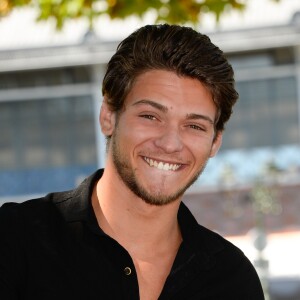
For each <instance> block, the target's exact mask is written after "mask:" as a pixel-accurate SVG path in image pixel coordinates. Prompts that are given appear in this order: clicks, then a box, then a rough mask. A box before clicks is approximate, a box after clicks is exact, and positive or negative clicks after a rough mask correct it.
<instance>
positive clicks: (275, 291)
mask: <svg viewBox="0 0 300 300" xmlns="http://www.w3.org/2000/svg"><path fill="white" fill-rule="evenodd" d="M37 3H40V7H38V5H37ZM53 3H54V4H55V5H54V4H53ZM137 3H140V4H139V5H138V4H137ZM150 3H151V5H152V6H150ZM153 3H154V4H155V3H156V4H155V5H154V6H153ZM179 4H180V5H179ZM191 4H193V5H191ZM37 19H39V21H37ZM156 21H158V22H165V21H168V22H173V23H174V22H175V23H183V24H186V25H190V26H194V27H195V28H196V29H197V30H199V31H201V32H202V33H205V34H208V35H209V37H210V38H211V40H212V41H213V42H214V43H215V44H217V45H218V46H219V47H220V48H221V49H222V50H223V51H224V52H225V54H226V56H227V57H228V59H229V61H230V62H231V63H232V65H233V67H234V69H235V74H236V75H235V78H236V85H237V90H238V92H239V94H240V99H239V101H238V103H237V105H236V106H235V109H234V113H233V116H232V119H231V121H230V122H229V124H228V125H227V128H226V131H225V134H224V139H223V145H222V148H221V151H220V152H219V154H218V155H217V157H215V158H213V159H212V160H211V161H210V162H209V163H208V165H207V168H206V170H205V172H204V173H203V175H202V177H201V178H200V179H199V180H198V181H197V182H196V183H195V185H194V186H193V187H192V188H191V189H190V191H189V192H188V193H187V194H186V196H185V198H184V201H185V203H186V204H187V205H188V206H189V208H190V209H191V210H192V211H193V213H194V215H195V216H196V218H197V220H198V222H199V223H200V224H202V225H204V226H206V227H208V228H210V229H212V230H214V231H216V232H218V233H220V234H221V235H223V236H225V237H227V238H228V239H229V240H230V241H232V242H233V243H234V244H236V245H237V246H239V247H240V248H241V249H242V250H243V251H244V252H245V254H246V255H247V256H248V257H249V259H250V260H251V261H252V262H253V264H254V265H255V267H256V268H257V271H258V273H259V275H260V277H261V280H262V283H263V286H264V289H265V294H266V299H272V300H283V299H285V300H287V299H289V300H291V299H292V300H298V299H300V258H299V257H300V1H298V0H281V1H274V0H273V1H272V0H248V1H246V0H245V1H229V0H228V1H227V0H226V1H225V0H206V1H192V0H191V1H187V0H185V1H174V0H169V1H159V0H157V1H124V0H123V1H117V0H114V1H112V0H111V1H104V0H98V1H97V0H95V1H83V0H82V1H79V0H70V1H64V0H60V1H51V0H48V1H8V0H0V205H1V204H2V203H4V202H7V201H16V202H22V201H24V200H26V199H30V198H33V197H38V196H41V195H45V194H46V193H48V192H52V191H62V190H66V189H71V188H73V187H75V186H76V185H78V184H79V183H80V182H81V180H82V179H83V178H85V177H86V176H88V175H89V174H91V173H92V172H94V171H95V170H96V169H97V168H99V167H103V166H104V165H105V139H104V137H103V136H102V135H101V133H100V131H99V125H98V114H99V107H100V105H101V100H102V95H101V81H102V78H103V74H104V72H105V68H106V64H107V62H108V60H109V58H110V57H111V55H112V54H113V53H114V51H115V49H116V47H117V45H118V43H119V42H120V41H121V40H122V39H123V38H124V37H125V36H127V35H128V34H130V33H131V32H132V31H133V30H135V29H136V28H138V27H139V26H141V25H145V24H150V23H154V22H156Z"/></svg>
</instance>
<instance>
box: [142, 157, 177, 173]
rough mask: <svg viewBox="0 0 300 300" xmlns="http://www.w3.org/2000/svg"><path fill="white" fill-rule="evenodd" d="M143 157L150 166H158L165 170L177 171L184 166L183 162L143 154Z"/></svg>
mask: <svg viewBox="0 0 300 300" xmlns="http://www.w3.org/2000/svg"><path fill="white" fill-rule="evenodd" d="M142 158H143V160H144V161H145V162H146V163H147V164H148V165H149V166H150V167H153V168H157V169H159V170H163V171H173V172H175V171H178V170H179V169H181V168H182V167H183V164H182V163H178V162H171V161H165V160H161V159H156V158H152V157H148V156H142Z"/></svg>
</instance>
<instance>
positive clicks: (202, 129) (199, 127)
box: [189, 124, 206, 131]
mask: <svg viewBox="0 0 300 300" xmlns="http://www.w3.org/2000/svg"><path fill="white" fill-rule="evenodd" d="M189 127H190V128H192V129H195V130H200V131H206V129H205V127H203V126H199V125H195V124H191V125H189Z"/></svg>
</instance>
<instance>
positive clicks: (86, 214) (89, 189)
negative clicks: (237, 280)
mask: <svg viewBox="0 0 300 300" xmlns="http://www.w3.org/2000/svg"><path fill="white" fill-rule="evenodd" d="M103 171H104V170H103V169H100V170H98V171H96V172H95V173H94V174H92V175H91V176H89V177H87V178H86V179H85V180H84V181H83V182H82V183H81V184H80V185H79V186H78V187H77V188H76V189H74V190H72V191H69V192H62V193H55V194H52V196H53V201H54V203H55V204H56V205H57V207H58V208H59V210H60V211H61V213H62V214H63V216H64V218H65V220H66V221H67V222H76V221H85V222H87V223H89V224H90V225H91V226H92V227H93V229H95V228H97V227H98V229H100V232H101V233H103V231H102V230H101V228H99V226H98V224H97V221H96V217H95V214H94V211H93V208H92V204H91V198H92V193H93V189H94V186H95V184H96V182H97V181H98V180H99V179H100V178H101V176H102V174H103ZM178 222H179V227H180V230H181V234H182V238H183V243H184V244H186V245H187V246H188V247H189V248H191V250H193V252H202V253H209V254H210V255H211V254H213V253H217V252H219V251H221V250H222V249H223V245H222V243H221V241H220V237H219V236H218V235H217V234H215V233H212V232H211V231H210V230H208V229H207V228H205V227H203V226H201V225H199V224H198V223H197V221H196V219H195V218H194V216H193V215H192V213H191V212H190V211H189V209H188V208H187V207H186V205H185V204H184V203H181V204H180V206H179V211H178Z"/></svg>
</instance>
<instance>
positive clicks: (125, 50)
mask: <svg viewBox="0 0 300 300" xmlns="http://www.w3.org/2000/svg"><path fill="white" fill-rule="evenodd" d="M103 95H104V100H103V104H102V108H101V112H100V124H101V129H102V132H103V133H104V134H105V135H106V137H107V162H106V167H105V170H99V171H97V172H96V173H95V174H93V175H91V176H90V177H89V178H87V179H86V180H85V181H84V182H83V183H82V184H81V185H80V186H79V187H78V188H77V189H75V190H72V191H69V192H63V193H52V194H49V195H47V196H46V197H44V198H41V199H35V200H30V201H27V202H25V203H23V204H6V205H4V206H3V207H2V208H1V210H0V239H1V247H0V299H2V300H6V299H30V300H34V299H39V300H41V299H105V300H107V299H128V300H135V299H142V300H155V299H160V300H163V299H181V300H192V299H194V300H196V299H197V300H199V299H219V300H221V299H230V300H234V299H238V300H242V299H252V300H260V299H263V293H262V289H261V285H260V282H259V279H258V277H257V274H256V272H255V270H254V268H253V266H252V265H251V263H250V262H249V261H248V259H247V258H246V257H245V256H244V255H243V253H242V252H241V251H240V250H239V249H237V248H236V247H235V246H233V245H232V244H231V243H229V242H228V241H226V240H225V239H223V238H222V237H220V236H219V235H217V234H216V233H213V232H211V231H209V230H208V229H206V228H204V227H202V226H200V225H198V224H197V222H196V221H195V219H194V218H193V216H192V215H191V213H190V212H189V210H188V209H187V208H186V207H185V206H184V204H182V203H181V200H182V196H183V194H184V192H185V191H186V189H187V188H188V187H189V186H190V185H191V184H193V182H194V181H195V180H196V179H197V178H198V176H199V175H200V174H201V172H202V170H203V169H204V167H205V164H206V162H207V160H208V159H209V158H210V157H212V156H214V155H215V154H216V153H217V151H218V149H219V148H220V145H221V140H222V132H223V129H224V124H225V122H226V121H227V120H228V119H229V117H230V114H231V111H232V106H233V105H234V103H235V102H236V99H237V93H236V91H235V89H234V79H233V71H232V68H231V66H230V65H229V64H228V62H227V60H226V59H225V58H224V56H223V53H222V51H221V50H219V48H217V47H216V46H215V45H213V44H212V43H211V42H210V40H209V38H208V37H206V36H205V35H202V34H200V33H197V32H196V31H194V30H192V29H191V28H187V27H181V26H170V25H155V26H145V27H142V28H141V29H139V30H137V31H136V32H134V33H133V34H131V35H130V36H129V37H128V38H126V39H125V40H124V41H123V42H122V43H121V44H120V45H119V47H118V49H117V52H116V54H115V55H114V56H113V57H112V58H111V60H110V62H109V64H108V68H107V72H106V75H105V77H104V81H103Z"/></svg>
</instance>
